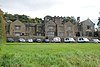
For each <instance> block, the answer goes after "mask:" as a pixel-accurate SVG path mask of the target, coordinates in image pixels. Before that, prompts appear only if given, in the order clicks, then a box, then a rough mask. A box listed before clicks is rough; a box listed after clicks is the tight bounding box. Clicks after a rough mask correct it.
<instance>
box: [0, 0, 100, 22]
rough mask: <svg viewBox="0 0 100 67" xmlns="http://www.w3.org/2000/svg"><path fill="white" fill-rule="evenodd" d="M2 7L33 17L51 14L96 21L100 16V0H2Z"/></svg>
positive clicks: (14, 12) (0, 5)
mask: <svg viewBox="0 0 100 67" xmlns="http://www.w3.org/2000/svg"><path fill="white" fill-rule="evenodd" d="M0 8H1V9H2V10H3V11H4V12H8V13H11V14H21V15H22V14H25V15H28V16H30V17H31V18H35V17H39V18H43V17H44V16H46V15H50V16H74V17H75V18H77V17H78V16H80V20H81V21H83V20H86V19H87V18H90V19H91V20H92V21H93V22H94V23H97V22H98V17H100V14H99V12H100V2H99V0H0Z"/></svg>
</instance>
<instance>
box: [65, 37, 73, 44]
mask: <svg viewBox="0 0 100 67" xmlns="http://www.w3.org/2000/svg"><path fill="white" fill-rule="evenodd" d="M64 42H68V43H70V42H75V40H74V38H71V37H67V38H64Z"/></svg>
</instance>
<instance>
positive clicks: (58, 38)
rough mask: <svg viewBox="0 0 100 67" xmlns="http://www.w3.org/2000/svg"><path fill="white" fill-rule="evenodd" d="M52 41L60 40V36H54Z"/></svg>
mask: <svg viewBox="0 0 100 67" xmlns="http://www.w3.org/2000/svg"><path fill="white" fill-rule="evenodd" d="M52 42H61V38H60V37H54V38H53V40H52Z"/></svg>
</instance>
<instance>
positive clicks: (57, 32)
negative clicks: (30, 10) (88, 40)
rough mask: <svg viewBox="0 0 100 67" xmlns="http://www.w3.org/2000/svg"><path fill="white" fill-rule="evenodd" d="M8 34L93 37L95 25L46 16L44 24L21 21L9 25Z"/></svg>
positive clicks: (90, 22) (88, 21)
mask: <svg viewBox="0 0 100 67" xmlns="http://www.w3.org/2000/svg"><path fill="white" fill-rule="evenodd" d="M7 26H9V27H7V30H8V31H7V32H8V33H9V35H10V36H28V37H33V36H44V37H49V38H53V37H61V38H64V37H73V38H75V37H79V36H86V37H93V36H94V31H95V29H94V23H93V22H92V21H91V20H90V19H87V20H85V21H82V22H80V18H79V17H78V18H77V20H76V21H75V22H71V21H64V17H56V16H55V17H51V16H45V17H44V20H43V22H42V23H22V22H20V21H19V20H16V21H14V22H10V23H7Z"/></svg>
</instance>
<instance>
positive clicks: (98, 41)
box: [92, 39, 100, 43]
mask: <svg viewBox="0 0 100 67" xmlns="http://www.w3.org/2000/svg"><path fill="white" fill-rule="evenodd" d="M92 42H94V43H100V40H99V39H92Z"/></svg>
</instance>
